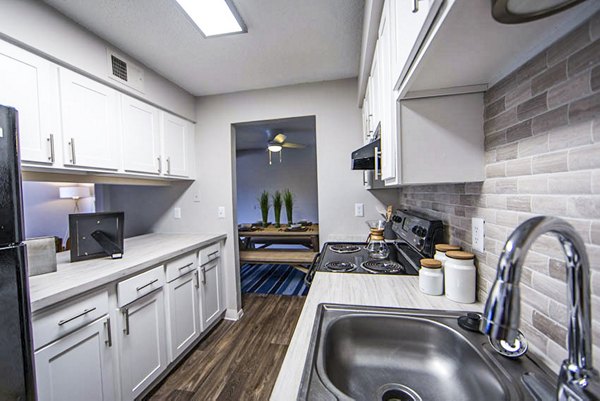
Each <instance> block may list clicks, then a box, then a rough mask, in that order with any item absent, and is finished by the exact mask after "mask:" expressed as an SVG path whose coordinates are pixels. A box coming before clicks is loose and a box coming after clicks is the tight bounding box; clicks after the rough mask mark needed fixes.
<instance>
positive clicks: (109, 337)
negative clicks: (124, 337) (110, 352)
mask: <svg viewBox="0 0 600 401" xmlns="http://www.w3.org/2000/svg"><path fill="white" fill-rule="evenodd" d="M104 328H105V329H106V340H105V341H104V344H106V345H107V346H108V347H112V333H111V329H110V317H107V318H106V321H105V322H104Z"/></svg>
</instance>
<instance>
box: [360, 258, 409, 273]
mask: <svg viewBox="0 0 600 401" xmlns="http://www.w3.org/2000/svg"><path fill="white" fill-rule="evenodd" d="M360 266H361V267H362V268H363V269H365V270H366V271H368V272H370V273H375V274H379V273H384V274H385V273H387V274H390V273H400V272H404V270H405V269H404V266H402V265H401V264H400V263H398V262H392V261H391V260H368V261H366V262H363V263H361V265H360Z"/></svg>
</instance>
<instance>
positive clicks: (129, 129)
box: [121, 95, 161, 175]
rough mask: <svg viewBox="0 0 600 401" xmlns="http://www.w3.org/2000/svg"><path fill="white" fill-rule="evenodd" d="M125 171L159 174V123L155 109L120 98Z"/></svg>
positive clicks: (126, 98) (129, 98) (130, 98)
mask: <svg viewBox="0 0 600 401" xmlns="http://www.w3.org/2000/svg"><path fill="white" fill-rule="evenodd" d="M121 112H122V113H121V116H122V127H121V128H122V129H121V133H122V138H121V139H122V143H123V168H124V170H125V171H127V172H136V173H148V174H157V175H158V174H160V173H161V149H160V124H159V111H158V109H157V108H156V107H154V106H151V105H149V104H147V103H144V102H141V101H139V100H137V99H134V98H132V97H130V96H127V95H121Z"/></svg>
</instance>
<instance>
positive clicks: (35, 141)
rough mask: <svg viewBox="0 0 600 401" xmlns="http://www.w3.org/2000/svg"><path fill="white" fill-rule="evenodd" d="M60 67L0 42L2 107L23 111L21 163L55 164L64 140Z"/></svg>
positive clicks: (0, 93)
mask: <svg viewBox="0 0 600 401" xmlns="http://www.w3.org/2000/svg"><path fill="white" fill-rule="evenodd" d="M57 68H58V67H57V66H56V65H54V64H52V63H51V62H49V61H47V60H44V59H43V58H41V57H37V56H35V55H33V54H31V53H29V52H27V51H25V50H23V49H20V48H18V47H16V46H13V45H10V44H8V43H6V42H3V41H0V104H2V105H5V106H11V107H14V108H15V109H17V111H18V112H19V144H20V150H21V160H22V161H24V162H35V163H44V164H53V163H54V162H55V160H56V152H55V150H56V148H55V145H56V141H58V140H60V119H59V115H58V114H59V113H58V110H59V108H58V75H57Z"/></svg>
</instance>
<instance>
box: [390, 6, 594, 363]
mask: <svg viewBox="0 0 600 401" xmlns="http://www.w3.org/2000/svg"><path fill="white" fill-rule="evenodd" d="M599 38H600V14H596V15H595V16H594V17H593V18H592V19H591V20H590V22H588V23H585V24H584V25H583V26H580V27H579V28H577V29H575V30H574V31H572V33H570V34H568V35H567V36H565V37H564V38H563V39H561V40H559V41H558V42H556V43H555V44H553V45H552V46H550V47H549V48H548V49H547V50H545V51H543V52H542V53H541V54H538V55H536V56H535V57H533V58H532V59H531V60H530V61H528V62H527V63H525V64H524V65H523V66H522V67H520V68H519V69H517V70H516V71H514V72H513V73H511V74H509V75H508V76H507V77H505V78H504V79H503V80H501V81H500V82H498V83H497V84H496V85H494V86H493V87H492V88H490V89H489V90H488V91H487V92H486V94H485V103H486V108H485V125H484V130H485V151H486V152H485V155H486V180H485V181H484V182H483V183H470V184H458V185H428V186H414V187H407V188H403V189H402V191H401V194H400V201H401V203H402V204H403V205H404V206H407V207H410V208H414V209H419V210H422V211H425V212H428V213H430V214H432V215H435V216H438V217H440V218H441V219H442V220H443V221H444V222H445V223H446V224H447V226H448V232H447V239H448V240H449V241H450V242H452V243H457V244H460V245H462V246H463V247H464V248H466V249H470V246H471V218H472V217H474V216H479V217H483V218H485V220H486V229H485V234H486V241H485V247H486V251H485V252H484V253H481V254H477V257H478V262H479V270H478V272H479V275H478V278H479V281H478V287H479V299H482V300H484V299H485V297H486V293H487V291H488V289H489V287H490V283H491V282H492V281H493V280H494V278H495V273H496V264H497V262H498V256H499V253H500V251H501V249H502V247H503V246H504V241H506V238H507V236H508V235H509V234H510V233H511V232H512V231H513V230H514V229H515V228H516V226H517V225H518V224H519V223H521V222H523V221H525V220H527V219H529V218H530V217H532V216H535V215H539V214H542V215H553V216H559V217H562V218H564V219H566V220H567V221H568V222H570V223H571V224H572V225H573V226H574V227H575V228H576V230H577V231H578V232H579V233H580V234H581V236H582V237H583V239H584V240H585V242H586V246H587V251H588V254H589V256H590V259H591V265H592V292H593V297H592V304H593V313H592V316H593V318H594V323H593V324H592V327H593V333H594V344H595V346H594V354H595V356H596V358H598V357H600V353H599V352H598V350H599V349H600V348H598V346H599V345H600V92H599V90H600V40H599ZM560 249H561V248H560V245H559V244H558V241H557V240H556V239H555V238H553V237H544V238H541V239H540V240H538V241H537V243H536V244H535V245H534V247H533V251H532V252H530V254H529V256H528V258H527V261H526V265H525V268H524V270H523V277H522V279H521V284H522V285H521V291H522V298H523V300H522V311H521V325H522V329H523V331H524V332H525V335H526V336H527V338H528V339H529V342H530V345H531V346H532V348H533V350H534V352H535V353H536V354H538V355H541V356H542V357H543V358H544V359H545V360H546V362H548V363H549V364H551V366H553V367H554V369H555V370H556V369H557V368H558V365H559V364H560V363H561V362H562V360H563V359H564V358H566V356H567V353H566V350H565V347H566V333H567V331H566V322H567V317H566V285H565V269H564V262H563V260H564V258H563V255H562V252H561V250H560Z"/></svg>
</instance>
